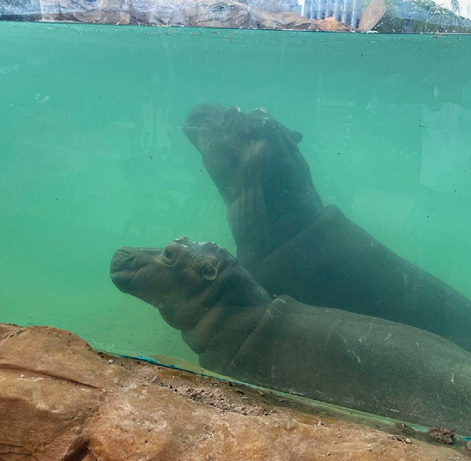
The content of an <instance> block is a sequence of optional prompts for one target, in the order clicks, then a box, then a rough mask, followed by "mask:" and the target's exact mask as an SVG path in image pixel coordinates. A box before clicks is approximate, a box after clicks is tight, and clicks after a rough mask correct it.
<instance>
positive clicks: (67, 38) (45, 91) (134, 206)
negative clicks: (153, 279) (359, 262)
mask: <svg viewBox="0 0 471 461" xmlns="http://www.w3.org/2000/svg"><path fill="white" fill-rule="evenodd" d="M470 58H471V36H459V35H453V36H431V35H376V34H365V35H360V34H335V33H301V32H298V33H296V32H292V31H286V32H281V31H276V32H272V31H249V30H221V29H219V30H217V29H214V30H212V29H172V28H154V27H119V26H116V27H114V26H97V25H66V24H61V25H58V24H46V23H43V24H31V23H30V24H28V23H5V22H3V23H0V111H1V112H0V120H1V123H0V191H1V196H2V200H1V201H0V222H1V225H0V237H1V238H0V252H1V257H0V274H1V276H0V321H2V322H12V323H17V324H20V325H50V326H55V327H59V328H65V329H70V330H72V331H74V332H75V333H77V334H78V335H80V336H81V337H82V338H84V339H85V340H87V341H88V342H90V344H91V345H92V346H93V347H95V348H97V349H101V350H106V351H110V352H115V353H125V354H143V355H156V354H162V355H172V356H176V357H181V358H183V359H186V360H190V361H193V362H196V361H197V356H196V354H194V353H193V352H192V351H191V350H190V349H189V347H188V346H187V345H186V344H185V343H184V342H183V340H182V339H181V337H180V333H179V332H178V331H177V330H175V329H172V328H171V327H170V326H168V325H167V324H166V323H165V322H164V321H163V320H162V318H161V317H160V315H159V313H158V311H157V309H155V308H153V307H152V306H150V305H148V304H145V303H144V302H142V301H140V300H138V299H137V298H134V297H132V296H128V295H125V294H123V293H121V292H120V291H119V290H117V289H116V287H115V286H114V285H113V283H112V282H111V280H110V276H109V264H110V259H111V257H112V255H113V253H114V252H115V250H116V249H118V248H120V247H122V246H137V247H158V246H163V245H165V244H166V243H167V242H169V241H170V240H172V239H173V238H175V237H176V236H181V235H186V236H188V237H189V238H191V239H192V240H196V241H215V242H218V243H219V244H221V245H222V246H224V247H225V248H227V249H228V250H229V251H231V252H232V253H233V254H235V249H236V248H235V245H234V243H233V239H232V236H231V232H230V229H229V226H228V224H227V222H226V209H225V205H224V203H223V201H222V200H221V198H220V196H219V194H218V191H217V189H216V187H215V186H214V185H213V183H212V181H211V179H210V177H209V175H208V173H207V172H206V169H205V168H204V165H203V163H202V160H201V156H200V154H199V153H198V152H197V150H196V149H195V148H194V147H193V146H192V145H191V144H190V142H189V141H188V139H187V138H186V136H185V135H184V133H183V132H182V125H183V121H184V120H185V117H186V116H187V114H188V112H189V111H190V110H191V109H192V108H193V107H194V106H195V105H197V104H200V103H219V104H223V105H225V106H230V105H237V106H239V107H241V109H242V110H244V111H250V110H253V109H255V108H257V107H263V108H266V110H267V111H269V112H270V113H271V114H272V115H273V117H275V118H276V119H278V120H279V121H281V122H282V123H283V124H284V125H286V126H287V127H288V128H290V129H292V130H295V131H298V132H300V133H302V134H303V137H304V139H303V141H302V142H301V143H300V145H299V148H300V150H301V152H302V153H303V155H304V157H305V158H306V160H307V162H308V164H309V166H310V168H311V174H312V177H313V182H314V184H315V186H316V188H317V190H318V192H319V194H320V196H321V197H322V200H323V201H324V203H325V204H335V205H337V206H339V207H340V209H341V210H342V211H343V213H344V214H345V215H346V216H347V217H348V218H350V219H351V220H352V221H354V222H355V223H356V224H359V225H360V226H361V227H362V228H364V229H365V230H367V231H368V232H370V233H371V234H372V235H373V236H374V237H376V238H377V239H378V240H379V241H380V242H382V243H383V244H385V245H386V246H388V247H389V248H390V249H392V250H393V251H395V252H396V253H397V254H399V255H401V256H403V257H404V258H406V259H407V260H409V261H411V262H412V263H414V264H417V265H418V266H420V267H421V268H422V269H425V270H426V271H428V272H430V273H431V274H433V275H435V276H437V277H438V278H440V279H441V280H443V281H445V282H446V283H447V284H449V285H450V286H452V287H453V288H455V289H457V290H458V291H459V292H460V293H462V294H463V295H465V296H466V297H468V298H469V297H471V284H470V277H471V262H470V261H471V237H470V236H471V213H470V200H471V129H470V126H471V59H470Z"/></svg>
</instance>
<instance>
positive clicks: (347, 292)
mask: <svg viewBox="0 0 471 461" xmlns="http://www.w3.org/2000/svg"><path fill="white" fill-rule="evenodd" d="M183 131H184V133H185V134H186V136H187V137H188V139H189V141H190V142H191V143H192V144H193V145H194V146H195V147H196V148H197V150H198V151H199V152H200V153H201V155H202V159H203V163H204V165H205V167H206V169H207V171H208V173H209V175H210V177H211V179H212V180H213V182H214V184H215V185H216V187H217V189H218V191H219V193H220V194H221V196H222V199H223V200H224V202H225V204H226V205H227V219H228V221H229V225H230V228H231V231H232V235H233V237H234V241H235V243H236V245H237V258H238V260H239V261H240V262H241V263H242V264H243V265H244V266H245V267H246V268H247V269H248V270H249V271H250V272H251V274H252V275H253V276H254V277H255V279H256V280H257V281H258V282H259V283H260V285H262V287H263V288H264V289H266V290H267V291H268V292H269V293H270V294H271V295H273V296H277V295H289V296H292V297H293V298H295V299H296V300H298V301H300V302H303V303H306V304H314V305H318V306H327V307H332V308H337V309H342V310H346V311H350V312H355V313H359V314H365V315H370V316H374V317H379V318H383V319H386V320H391V321H394V322H399V323H403V324H406V325H410V326H414V327H417V328H420V329H423V330H427V331H430V332H432V333H435V334H437V335H440V336H443V337H444V338H447V339H449V340H450V341H453V342H454V343H456V344H458V345H459V346H461V347H462V348H464V349H466V350H468V351H470V352H471V301H470V300H469V299H467V298H466V297H465V296H463V295H462V294H460V293H459V292H458V291H456V290H455V289H454V288H452V287H450V286H448V285H447V284H446V283H444V282H443V281H441V280H439V279H438V278H436V277H434V276H433V275H431V274H429V273H427V272H426V271H424V270H422V269H420V268H419V267H417V266H415V265H414V264H411V263H410V262H408V261H406V260H405V259H404V258H402V257H400V256H398V255H397V254H395V253H394V252H392V251H391V250H389V249H388V248H387V247H385V246H384V245H383V244H381V243H380V242H379V241H378V240H376V239H375V238H374V237H373V236H371V235H370V234H369V233H368V232H366V231H365V230H364V229H362V228H361V227H359V226H358V225H356V224H355V223H353V222H352V221H350V220H349V219H348V218H347V217H346V216H345V215H344V214H343V213H342V211H341V210H340V209H339V208H338V207H336V206H334V205H328V206H324V204H323V203H322V200H321V198H320V196H319V194H318V192H317V190H316V188H315V186H314V184H313V182H312V178H311V173H310V170H309V166H308V164H307V162H306V161H305V159H304V158H303V156H302V154H301V152H300V150H299V148H298V144H299V143H300V141H301V140H302V135H301V134H300V133H298V132H296V131H292V130H290V129H288V128H286V127H285V126H284V125H283V124H281V123H280V122H279V121H277V120H275V119H274V118H273V117H272V116H271V115H270V114H269V113H268V112H267V111H265V110H263V109H257V110H254V111H252V112H249V113H244V112H242V111H241V110H240V109H239V108H237V107H229V108H225V107H223V106H220V105H208V104H202V105H199V106H197V107H195V108H194V109H193V110H192V111H191V112H190V113H189V114H188V116H187V118H186V120H185V123H184V126H183Z"/></svg>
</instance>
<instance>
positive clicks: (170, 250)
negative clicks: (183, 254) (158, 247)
mask: <svg viewBox="0 0 471 461" xmlns="http://www.w3.org/2000/svg"><path fill="white" fill-rule="evenodd" d="M163 256H164V258H165V259H173V257H174V256H175V250H174V249H173V248H172V247H167V248H165V250H164V252H163Z"/></svg>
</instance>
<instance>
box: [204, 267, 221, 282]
mask: <svg viewBox="0 0 471 461" xmlns="http://www.w3.org/2000/svg"><path fill="white" fill-rule="evenodd" d="M201 275H202V276H203V278H205V279H206V280H214V279H215V278H216V277H217V276H218V270H217V269H216V268H215V267H203V269H202V271H201Z"/></svg>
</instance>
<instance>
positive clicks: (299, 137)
mask: <svg viewBox="0 0 471 461" xmlns="http://www.w3.org/2000/svg"><path fill="white" fill-rule="evenodd" d="M291 138H292V139H293V141H294V142H295V143H296V144H299V143H300V142H301V141H302V140H303V135H302V134H301V133H298V132H297V131H291Z"/></svg>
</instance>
